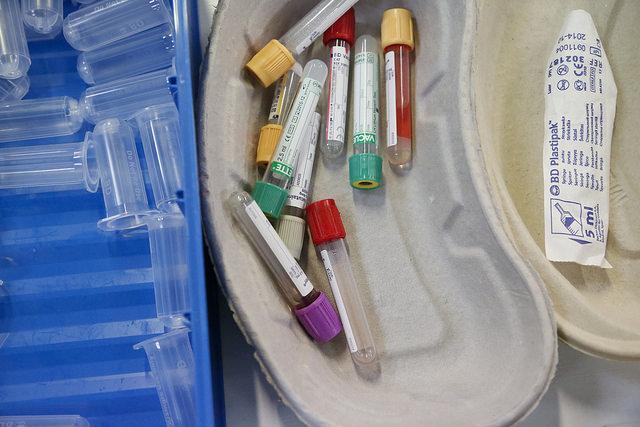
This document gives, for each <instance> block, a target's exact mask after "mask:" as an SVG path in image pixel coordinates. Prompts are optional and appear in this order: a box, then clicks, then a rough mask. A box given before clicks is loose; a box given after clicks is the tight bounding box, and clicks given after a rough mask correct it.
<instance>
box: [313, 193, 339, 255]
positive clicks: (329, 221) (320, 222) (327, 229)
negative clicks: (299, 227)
mask: <svg viewBox="0 0 640 427" xmlns="http://www.w3.org/2000/svg"><path fill="white" fill-rule="evenodd" d="M307 224H309V232H310V233H311V240H313V244H314V245H316V246H318V245H321V244H323V243H326V242H330V241H332V240H336V239H344V238H345V236H346V235H347V232H346V231H345V230H344V224H342V218H341V217H340V211H339V210H338V207H337V206H336V201H335V200H333V199H324V200H319V201H317V202H314V203H311V204H310V205H309V206H307Z"/></svg>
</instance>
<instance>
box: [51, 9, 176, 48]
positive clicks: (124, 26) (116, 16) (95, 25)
mask: <svg viewBox="0 0 640 427" xmlns="http://www.w3.org/2000/svg"><path fill="white" fill-rule="evenodd" d="M170 22H171V16H170V15H169V12H168V11H167V8H166V6H165V4H164V0H103V1H100V2H97V3H94V4H91V5H89V6H85V7H83V8H81V9H78V10H76V11H75V12H72V13H70V14H69V15H68V16H67V17H66V18H65V19H64V23H63V24H62V31H63V32H64V37H65V38H66V39H67V42H68V43H69V44H70V45H71V46H72V47H73V48H74V49H77V50H82V51H88V50H94V49H97V48H99V47H101V46H106V45H108V44H109V43H113V42H115V41H117V40H121V39H124V38H127V37H130V36H133V35H134V34H138V33H141V32H142V31H145V30H148V29H149V28H153V27H157V26H158V25H162V24H167V23H170Z"/></svg>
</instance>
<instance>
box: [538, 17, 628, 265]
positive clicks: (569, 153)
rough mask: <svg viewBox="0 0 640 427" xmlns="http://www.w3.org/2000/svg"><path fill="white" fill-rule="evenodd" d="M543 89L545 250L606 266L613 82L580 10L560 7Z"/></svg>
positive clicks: (592, 28)
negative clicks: (557, 31)
mask: <svg viewBox="0 0 640 427" xmlns="http://www.w3.org/2000/svg"><path fill="white" fill-rule="evenodd" d="M544 90H545V100H546V106H545V117H544V126H545V139H544V152H543V173H544V215H545V217H544V219H545V250H546V255H547V258H548V259H549V260H550V261H570V262H577V263H579V264H583V265H595V266H599V267H605V268H608V267H611V266H610V265H609V263H608V262H607V261H606V260H605V258H604V255H605V249H606V246H607V230H608V227H609V169H610V154H611V137H612V133H613V123H614V118H615V113H616V96H617V88H616V84H615V82H614V80H613V74H612V72H611V67H610V66H609V61H608V60H607V56H606V54H605V52H604V49H603V46H602V42H601V40H600V38H599V37H598V33H597V30H596V27H595V25H594V23H593V20H592V19H591V16H590V15H589V14H588V13H587V12H585V11H583V10H574V11H572V12H570V13H569V15H567V18H566V19H565V22H564V25H563V27H562V31H561V32H560V34H559V35H558V40H557V43H556V46H555V47H554V49H553V52H552V54H551V56H550V57H549V63H548V66H547V74H546V81H545V88H544Z"/></svg>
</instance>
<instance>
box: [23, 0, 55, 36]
mask: <svg viewBox="0 0 640 427" xmlns="http://www.w3.org/2000/svg"><path fill="white" fill-rule="evenodd" d="M22 19H23V20H24V24H25V25H26V26H27V27H29V28H30V29H31V30H33V31H35V32H36V33H40V34H50V33H51V32H53V31H56V30H59V29H60V27H58V26H57V23H58V22H62V0H22Z"/></svg>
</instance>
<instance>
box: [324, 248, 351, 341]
mask: <svg viewBox="0 0 640 427" xmlns="http://www.w3.org/2000/svg"><path fill="white" fill-rule="evenodd" d="M320 257H321V258H322V263H323V264H324V269H325V271H326V272H327V279H329V285H331V292H333V298H334V299H335V300H336V306H337V307H338V313H339V314H340V320H341V321H342V328H343V329H344V335H345V337H347V344H348V345H349V351H351V353H355V352H356V351H358V347H357V346H356V338H355V337H354V335H353V329H352V328H351V322H350V321H349V316H348V314H347V309H346V308H345V306H344V301H343V300H342V294H340V287H339V286H338V280H337V279H336V275H335V273H334V271H333V266H332V265H331V259H330V258H329V252H328V251H327V250H326V249H323V250H322V251H320Z"/></svg>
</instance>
